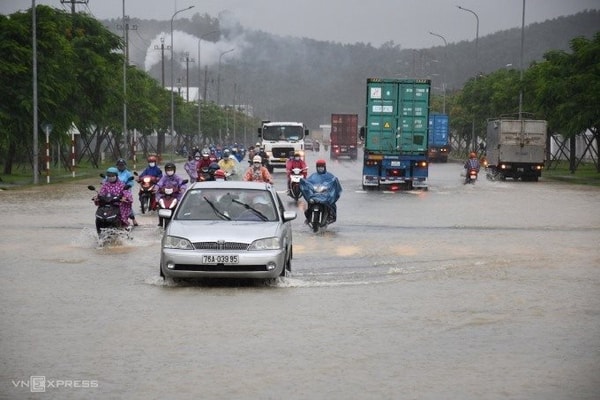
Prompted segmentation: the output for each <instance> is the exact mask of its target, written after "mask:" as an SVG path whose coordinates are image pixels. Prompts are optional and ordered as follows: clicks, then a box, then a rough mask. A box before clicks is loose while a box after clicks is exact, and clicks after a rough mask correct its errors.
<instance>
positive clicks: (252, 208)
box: [231, 199, 269, 221]
mask: <svg viewBox="0 0 600 400" xmlns="http://www.w3.org/2000/svg"><path fill="white" fill-rule="evenodd" d="M231 201H233V202H234V203H238V204H241V205H242V206H244V208H245V209H246V210H250V211H252V212H253V213H254V214H256V215H258V217H259V218H260V219H262V220H263V221H268V220H269V218H267V217H266V216H265V214H263V213H261V212H260V211H258V210H257V209H256V208H254V207H252V206H251V205H249V204H246V203H244V202H242V201H239V200H238V199H231Z"/></svg>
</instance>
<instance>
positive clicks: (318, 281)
mask: <svg viewBox="0 0 600 400" xmlns="http://www.w3.org/2000/svg"><path fill="white" fill-rule="evenodd" d="M317 156H318V155H317V154H309V159H308V161H309V167H310V169H311V170H313V166H314V161H315V159H316V158H317ZM320 156H322V157H326V153H325V152H321V153H320ZM360 168H361V167H360V162H351V161H347V160H343V161H331V162H328V169H329V171H330V172H332V173H334V174H335V175H337V176H338V177H339V178H340V181H341V183H342V186H343V188H344V192H343V193H342V197H341V199H340V201H339V202H338V213H339V216H338V221H337V222H336V223H335V224H333V225H331V226H330V227H328V229H327V230H326V231H325V232H323V233H320V234H318V235H315V234H313V233H312V232H310V231H309V228H308V227H307V226H305V225H304V224H303V220H304V218H303V216H302V210H303V207H304V206H303V203H302V202H300V203H299V204H296V203H294V202H292V201H291V199H290V198H287V197H285V195H282V196H284V197H282V199H283V201H284V203H285V204H286V205H287V207H288V209H290V210H294V209H295V210H297V211H298V218H297V219H296V220H295V221H294V222H293V224H294V259H293V261H292V276H291V277H286V278H284V279H281V280H279V281H277V282H273V283H270V284H264V283H253V282H240V281H233V282H217V283H215V282H208V283H207V282H189V283H182V284H165V283H164V282H163V281H162V279H161V278H160V277H159V275H158V263H159V244H160V231H159V229H158V227H156V226H155V225H156V222H157V221H156V215H143V216H142V215H139V216H138V219H139V221H140V223H141V224H142V226H140V227H139V228H136V229H135V230H134V232H133V235H132V239H131V240H125V241H124V243H123V244H122V245H120V246H116V247H109V248H106V247H105V248H98V247H97V242H96V237H95V229H94V227H93V221H94V220H93V216H94V211H95V207H94V206H93V204H92V203H91V201H90V199H91V197H92V195H93V193H92V192H90V191H88V190H87V189H86V185H87V184H89V183H92V184H98V182H96V181H89V182H88V181H85V182H77V183H76V184H65V185H60V186H58V185H53V186H51V187H46V186H39V187H36V188H33V189H29V190H23V191H4V192H0V204H1V205H2V207H0V218H1V220H2V225H3V226H2V230H1V231H0V252H1V253H0V254H2V258H1V260H0V302H1V304H2V309H1V311H0V313H1V314H0V315H1V318H2V325H1V328H0V332H1V334H0V354H1V358H0V360H1V364H0V365H1V368H0V398H2V399H17V398H34V399H37V398H39V399H49V398H52V399H80V398H86V399H106V398H128V399H153V398H156V399H165V398H169V399H190V398H202V399H275V398H287V399H307V398H311V399H337V398H340V399H398V398H402V399H440V398H456V399H459V398H460V399H482V398H485V399H506V398H509V399H566V398H568V399H597V398H598V393H600V213H599V212H598V205H599V204H600V190H599V189H598V188H588V187H581V186H572V185H568V184H563V183H554V182H548V181H544V180H543V178H542V180H541V181H540V182H538V183H522V182H511V181H506V182H489V181H486V180H485V179H482V178H483V177H480V180H479V181H478V182H477V183H476V184H475V185H468V186H464V185H463V184H462V180H461V177H460V172H461V166H460V165H458V164H434V165H432V166H431V169H430V190H429V191H426V192H417V191H415V192H403V193H372V192H369V193H366V192H364V191H362V189H361V183H360ZM178 171H183V169H182V168H179V167H178ZM482 175H483V174H482ZM275 177H276V186H277V187H278V188H283V187H284V186H285V185H284V181H285V175H284V174H283V173H282V172H276V173H275ZM136 206H137V203H136ZM136 208H138V209H139V207H136ZM138 214H139V211H138ZM41 378H43V382H44V384H43V385H42V384H41V383H40V382H42V380H41ZM42 386H43V389H44V390H45V392H39V393H38V392H34V391H33V389H36V388H38V389H39V388H41V387H42Z"/></svg>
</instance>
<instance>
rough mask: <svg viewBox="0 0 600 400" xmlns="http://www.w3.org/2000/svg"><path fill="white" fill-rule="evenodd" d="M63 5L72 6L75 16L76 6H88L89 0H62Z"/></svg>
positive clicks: (72, 12)
mask: <svg viewBox="0 0 600 400" xmlns="http://www.w3.org/2000/svg"><path fill="white" fill-rule="evenodd" d="M60 2H61V4H70V5H71V14H75V4H87V3H88V0H60Z"/></svg>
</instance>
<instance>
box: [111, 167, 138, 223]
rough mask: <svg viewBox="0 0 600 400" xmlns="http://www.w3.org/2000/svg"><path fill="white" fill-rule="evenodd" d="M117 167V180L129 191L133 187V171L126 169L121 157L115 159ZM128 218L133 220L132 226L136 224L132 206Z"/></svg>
mask: <svg viewBox="0 0 600 400" xmlns="http://www.w3.org/2000/svg"><path fill="white" fill-rule="evenodd" d="M116 165H117V169H118V170H119V174H118V177H119V180H120V181H121V182H123V183H124V184H125V186H127V188H128V190H130V191H131V188H132V187H133V180H134V178H133V173H132V172H131V171H130V170H128V169H127V162H126V161H125V160H124V159H123V158H119V159H118V160H117V164H116ZM129 218H130V219H131V221H132V222H133V226H138V225H139V224H138V222H137V221H136V219H135V213H134V211H133V207H132V208H131V214H129Z"/></svg>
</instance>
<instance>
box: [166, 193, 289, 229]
mask: <svg viewBox="0 0 600 400" xmlns="http://www.w3.org/2000/svg"><path fill="white" fill-rule="evenodd" d="M174 218H175V219H178V220H208V221H217V220H218V221H277V220H278V217H277V211H276V206H275V203H274V201H273V197H272V196H271V193H270V192H268V191H265V190H256V189H220V188H206V189H204V188H201V189H190V190H188V192H186V194H185V197H184V198H183V200H182V202H181V204H180V206H179V208H178V210H177V213H176V215H175V216H174Z"/></svg>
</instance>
